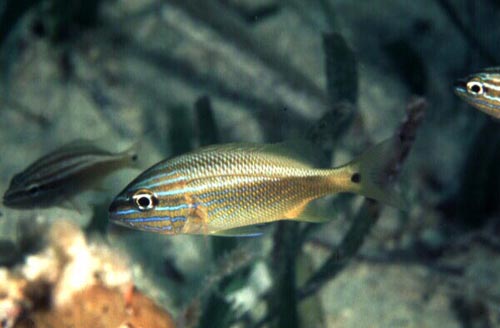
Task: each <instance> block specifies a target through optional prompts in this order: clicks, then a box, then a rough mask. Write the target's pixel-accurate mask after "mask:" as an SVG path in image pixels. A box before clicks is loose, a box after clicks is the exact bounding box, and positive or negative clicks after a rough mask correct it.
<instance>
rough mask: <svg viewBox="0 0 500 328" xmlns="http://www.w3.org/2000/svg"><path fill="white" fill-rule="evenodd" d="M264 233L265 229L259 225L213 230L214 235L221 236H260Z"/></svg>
mask: <svg viewBox="0 0 500 328" xmlns="http://www.w3.org/2000/svg"><path fill="white" fill-rule="evenodd" d="M263 234H264V231H263V230H262V228H261V227H259V226H244V227H238V228H232V229H226V230H218V231H214V232H211V233H210V235H212V236H221V237H259V236H262V235H263Z"/></svg>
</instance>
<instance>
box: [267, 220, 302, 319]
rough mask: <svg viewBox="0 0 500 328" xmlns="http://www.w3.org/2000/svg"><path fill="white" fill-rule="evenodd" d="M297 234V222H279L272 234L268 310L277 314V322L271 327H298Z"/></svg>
mask: <svg viewBox="0 0 500 328" xmlns="http://www.w3.org/2000/svg"><path fill="white" fill-rule="evenodd" d="M298 233H299V224H298V223H297V222H286V223H284V222H280V223H278V226H277V229H276V231H275V233H274V249H273V262H274V265H273V271H274V274H273V276H274V277H276V279H275V284H274V290H273V291H272V295H271V297H270V299H269V308H270V309H271V311H272V312H275V313H276V314H277V320H276V321H275V322H274V323H273V325H272V327H288V328H294V327H299V315H298V311H297V295H296V293H295V290H296V286H295V284H296V269H295V267H296V263H295V262H296V258H297V252H298V247H297V246H298V244H297V237H298Z"/></svg>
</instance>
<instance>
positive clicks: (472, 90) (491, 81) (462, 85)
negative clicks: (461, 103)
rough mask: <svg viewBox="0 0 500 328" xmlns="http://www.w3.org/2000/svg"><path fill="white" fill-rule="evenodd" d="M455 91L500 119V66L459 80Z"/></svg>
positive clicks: (467, 100) (468, 101)
mask: <svg viewBox="0 0 500 328" xmlns="http://www.w3.org/2000/svg"><path fill="white" fill-rule="evenodd" d="M455 93H456V94H457V95H458V96H459V97H460V98H462V99H463V100H465V101H466V102H467V103H469V104H470V105H472V106H474V107H476V108H477V109H479V110H481V111H483V112H484V113H486V114H488V115H491V116H493V117H495V118H497V119H500V67H494V68H488V69H485V70H484V71H482V72H479V73H477V74H473V75H470V76H468V77H467V78H465V79H460V80H458V81H457V82H456V84H455Z"/></svg>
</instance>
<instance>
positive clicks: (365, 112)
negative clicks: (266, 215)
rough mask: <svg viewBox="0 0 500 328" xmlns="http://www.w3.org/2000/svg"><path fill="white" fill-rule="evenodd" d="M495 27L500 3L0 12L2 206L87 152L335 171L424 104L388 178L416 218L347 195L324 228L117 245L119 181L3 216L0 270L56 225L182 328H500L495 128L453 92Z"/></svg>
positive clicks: (65, 6)
mask: <svg viewBox="0 0 500 328" xmlns="http://www.w3.org/2000/svg"><path fill="white" fill-rule="evenodd" d="M499 21H500V2H499V1H495V0H482V1H467V0H422V1H397V0H373V1H348V0H330V1H328V0H311V1H299V0H282V1H279V0H255V1H252V0H209V1H206V0H203V1H202V0H198V1H195V0H187V1H182V0H171V1H167V0H165V1H157V0H147V1H140V0H128V1H117V0H109V1H105V0H90V1H85V0H71V1H69V0H67V1H66V0H45V1H42V0H3V1H2V2H0V46H1V57H0V59H1V70H0V74H1V75H0V78H1V81H0V83H1V85H0V97H1V98H0V113H1V116H0V142H1V144H2V148H1V149H2V155H1V161H0V179H1V182H0V183H1V185H0V189H1V190H2V191H3V190H5V189H6V188H7V186H8V182H9V180H10V178H11V177H12V176H13V174H15V173H17V172H19V171H20V170H22V169H23V168H24V167H26V165H27V164H29V163H30V162H32V161H33V160H35V159H36V158H38V157H39V156H42V155H43V154H44V153H47V152H48V151H50V150H52V149H54V148H56V147H58V146H60V145H62V144H64V143H67V142H69V141H72V140H74V139H78V138H87V139H92V140H97V142H99V143H102V145H105V147H108V148H110V149H116V150H120V149H125V148H126V147H127V146H129V145H130V144H133V143H134V142H137V141H138V140H139V141H140V143H141V153H142V154H143V157H144V160H145V163H147V164H153V163H155V162H156V161H159V160H161V159H163V158H167V157H171V156H174V155H177V154H181V153H184V152H186V151H189V150H191V149H194V148H197V147H199V146H203V145H208V144H213V143H224V142H235V141H253V142H276V141H281V140H287V139H293V138H307V139H309V140H311V141H313V143H314V145H315V146H317V147H318V148H320V149H322V153H323V154H324V158H322V159H320V161H321V162H322V165H324V166H332V165H334V164H335V165H337V164H342V163H345V162H346V161H348V160H349V159H351V158H352V157H353V156H354V155H355V154H358V153H359V152H361V151H362V150H363V149H365V148H366V145H367V144H369V143H375V142H377V141H380V140H383V139H385V138H387V137H389V136H391V135H392V134H394V133H395V132H396V131H399V130H398V129H401V122H403V121H404V120H405V117H406V116H407V114H408V110H407V108H408V107H410V109H411V107H412V104H415V103H414V101H415V97H416V96H419V97H422V98H423V99H425V101H426V103H427V108H426V113H425V118H424V119H423V121H422V123H421V124H419V125H418V126H416V127H415V128H414V129H415V135H416V139H415V144H414V145H413V147H412V150H411V153H410V155H409V157H408V159H407V160H406V161H405V162H404V165H403V167H402V174H401V177H400V178H399V180H400V185H401V190H402V193H403V195H404V196H405V198H406V199H408V209H407V211H404V212H402V211H399V210H396V209H392V208H388V207H381V208H378V209H376V210H373V209H372V208H371V207H370V204H367V203H366V202H364V201H363V200H362V199H361V198H360V197H354V196H345V195H340V196H338V197H337V198H335V200H333V202H334V205H335V208H336V209H337V210H336V211H335V213H332V221H331V222H329V223H325V224H320V225H307V224H298V223H293V222H280V223H276V224H274V225H273V226H272V227H271V228H270V229H269V231H268V233H266V235H265V236H264V237H262V238H257V239H252V240H247V239H232V238H222V239H221V238H204V237H200V236H175V237H172V236H159V235H153V234H147V233H142V232H137V231H123V230H117V229H116V228H115V227H108V226H107V204H109V202H110V200H111V199H112V197H113V196H114V195H115V194H116V193H117V192H118V191H119V190H120V189H121V188H123V186H124V185H125V184H126V183H127V182H128V181H130V180H131V179H132V178H134V177H135V176H136V175H137V174H138V171H133V170H125V171H122V172H120V173H117V174H116V175H114V176H113V177H110V178H109V179H107V180H106V181H105V182H104V184H105V186H106V189H107V191H105V192H99V193H96V194H91V195H86V196H82V198H83V200H81V201H80V202H82V203H83V204H87V203H89V204H92V205H91V206H90V207H88V206H84V208H83V209H82V210H81V211H80V212H77V211H74V210H67V209H61V208H55V209H48V210H43V211H42V210H33V211H19V210H11V209H8V208H4V207H2V208H1V209H0V211H1V213H2V216H1V217H0V240H1V241H2V242H1V243H0V261H1V263H0V264H2V265H3V266H4V267H6V268H13V267H14V266H16V265H19V264H20V263H22V262H23V260H24V258H25V256H26V255H27V254H30V253H31V252H36V250H37V247H41V246H40V245H39V244H40V243H41V242H40V240H41V239H42V237H43V236H41V235H40V234H42V232H40V233H33V232H32V231H31V230H30V232H27V231H26V229H24V228H22V227H26V225H27V224H26V223H28V225H30V224H32V223H33V222H38V223H37V224H38V225H40V226H44V225H49V224H50V223H51V222H53V221H54V220H57V219H59V218H61V217H64V218H68V219H71V220H72V221H74V222H76V223H77V224H78V225H79V226H80V227H82V229H84V230H85V231H86V232H87V234H88V236H93V235H94V234H96V233H97V234H101V235H103V236H104V237H100V238H104V239H109V243H110V247H111V248H116V249H120V250H122V251H125V252H126V253H127V254H129V256H130V258H131V259H132V262H133V267H134V268H135V271H134V272H140V274H136V277H135V283H136V285H137V286H138V288H139V289H140V290H142V291H143V292H144V293H145V294H146V295H150V296H151V297H152V298H154V299H155V300H156V301H157V302H158V303H159V304H160V305H161V306H162V307H164V308H166V309H167V310H168V311H170V312H171V313H172V314H173V315H174V316H175V317H177V318H182V317H183V313H184V310H185V309H186V308H187V309H193V308H196V311H195V312H196V313H197V314H196V315H194V316H190V318H189V320H187V319H186V320H185V321H188V324H189V325H190V326H198V327H228V326H235V327H247V326H248V327H261V326H269V327H500V257H499V253H500V237H499V236H500V222H499V215H500V213H499V212H500V173H499V172H500V171H499V168H500V129H499V127H500V125H499V123H498V122H497V121H495V120H494V119H493V118H492V117H489V116H487V115H485V114H483V113H481V112H479V111H477V110H475V109H473V108H472V107H470V106H468V105H466V104H465V103H463V102H461V101H460V100H459V99H458V98H457V97H456V96H455V95H454V94H453V90H452V85H453V82H454V80H455V79H457V78H460V77H464V76H466V75H468V74H470V73H473V72H475V71H478V70H480V69H482V68H484V67H491V66H495V65H498V63H499V61H500V55H499V54H500V42H499V41H498V40H500V25H499V23H498V22H499ZM145 167H147V165H146V166H145ZM95 204H97V205H95ZM20 227H21V228H20ZM40 231H44V230H43V229H41V230H40ZM110 236H111V237H110ZM108 237H109V238H108ZM20 241H23V242H22V243H21V242H20ZM2 247H3V248H4V249H6V250H3V251H2ZM11 248H12V249H15V250H16V251H15V252H14V251H9V249H11ZM193 295H197V297H195V296H193ZM193 299H196V302H194V301H193ZM190 306H191V307H190Z"/></svg>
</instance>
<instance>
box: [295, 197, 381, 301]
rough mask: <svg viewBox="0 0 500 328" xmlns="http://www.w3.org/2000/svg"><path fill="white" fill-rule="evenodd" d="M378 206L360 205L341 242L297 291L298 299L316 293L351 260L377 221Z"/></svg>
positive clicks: (369, 202) (373, 203) (369, 201)
mask: <svg viewBox="0 0 500 328" xmlns="http://www.w3.org/2000/svg"><path fill="white" fill-rule="evenodd" d="M379 211H380V209H379V206H378V204H377V203H376V202H374V201H372V200H366V201H365V202H364V204H363V205H362V207H361V209H360V210H359V212H358V213H357V214H356V217H355V218H354V220H353V223H352V225H351V227H350V228H349V230H348V232H347V233H346V234H345V236H344V238H343V239H342V242H341V243H340V245H339V246H338V247H336V249H335V250H334V251H333V252H332V254H331V255H330V257H329V258H328V259H327V260H326V261H325V262H324V263H323V265H322V266H321V267H320V268H319V269H318V270H317V271H316V272H315V273H314V274H313V276H312V277H311V278H309V280H308V281H307V282H306V283H305V284H304V287H302V288H301V289H299V291H298V297H299V299H304V298H307V297H308V296H311V295H313V294H314V293H316V292H317V291H318V290H319V289H320V288H321V287H322V286H323V285H324V284H325V283H326V282H327V281H329V280H330V279H332V278H333V277H335V276H336V275H337V274H338V273H339V272H341V271H342V270H343V269H344V268H345V267H346V266H347V264H349V262H350V261H351V260H352V258H353V257H354V255H356V254H357V253H358V251H359V249H360V248H361V246H362V245H363V242H364V240H365V238H366V237H367V236H368V233H369V232H370V231H371V229H372V227H373V226H374V225H375V224H376V223H377V221H378V219H379V215H378V214H379Z"/></svg>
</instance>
